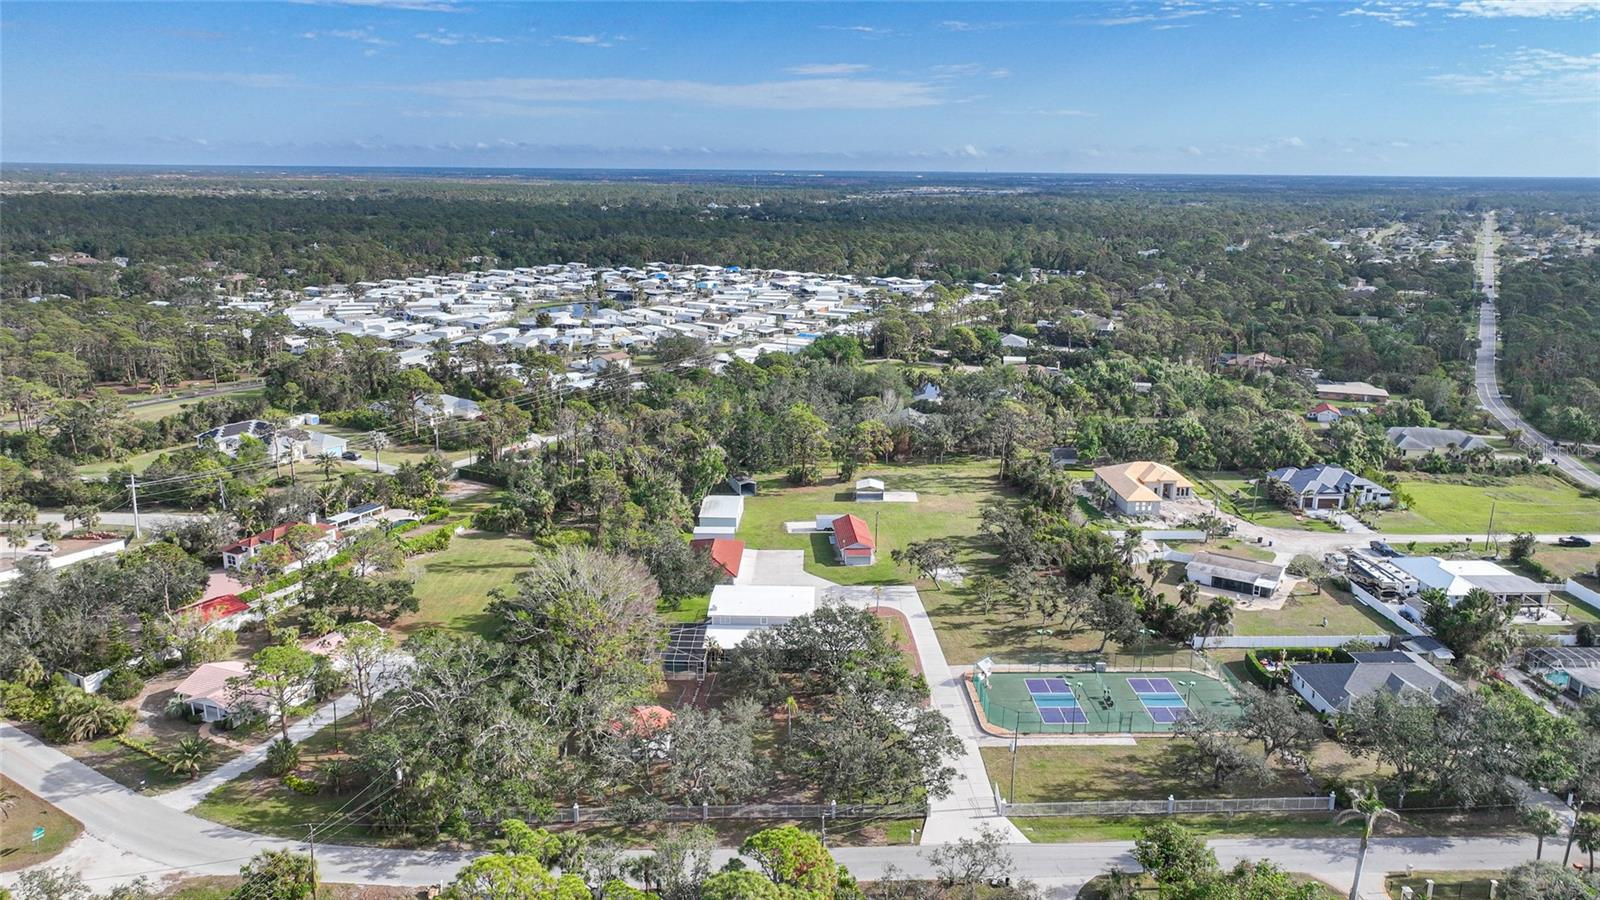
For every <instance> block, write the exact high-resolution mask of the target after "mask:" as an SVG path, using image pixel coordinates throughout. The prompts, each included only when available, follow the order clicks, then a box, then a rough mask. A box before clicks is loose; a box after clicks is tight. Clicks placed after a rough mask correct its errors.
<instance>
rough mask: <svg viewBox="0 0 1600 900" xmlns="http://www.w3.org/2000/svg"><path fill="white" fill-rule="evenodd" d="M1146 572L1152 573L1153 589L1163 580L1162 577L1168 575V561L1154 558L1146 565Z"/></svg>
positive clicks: (1151, 582)
mask: <svg viewBox="0 0 1600 900" xmlns="http://www.w3.org/2000/svg"><path fill="white" fill-rule="evenodd" d="M1144 570H1145V571H1146V572H1149V573H1150V586H1151V587H1152V588H1153V587H1155V586H1156V582H1158V581H1160V580H1161V576H1162V575H1165V574H1166V573H1167V561H1166V560H1164V559H1161V558H1160V557H1156V556H1153V557H1151V558H1150V561H1149V562H1147V563H1145V564H1144Z"/></svg>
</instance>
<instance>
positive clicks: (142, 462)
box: [78, 445, 187, 475]
mask: <svg viewBox="0 0 1600 900" xmlns="http://www.w3.org/2000/svg"><path fill="white" fill-rule="evenodd" d="M184 446H187V445H179V446H177V447H164V448H162V449H159V450H146V451H145V452H143V453H135V454H134V455H132V456H130V457H128V458H127V459H122V460H109V459H108V460H104V461H102V462H96V463H89V464H88V465H83V466H79V467H78V474H79V475H102V474H104V473H106V472H109V471H111V470H112V469H116V468H120V467H122V466H128V467H129V468H131V469H133V471H134V472H143V471H144V470H145V469H148V468H150V464H151V463H153V462H155V461H156V458H157V457H159V456H161V455H162V454H163V453H171V452H172V451H174V450H181V449H183V447H184Z"/></svg>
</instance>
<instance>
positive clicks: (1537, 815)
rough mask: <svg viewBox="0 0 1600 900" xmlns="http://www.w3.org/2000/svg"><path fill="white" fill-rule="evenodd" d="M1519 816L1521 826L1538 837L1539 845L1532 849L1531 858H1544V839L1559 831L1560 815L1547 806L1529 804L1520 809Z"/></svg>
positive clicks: (1553, 835)
mask: <svg viewBox="0 0 1600 900" xmlns="http://www.w3.org/2000/svg"><path fill="white" fill-rule="evenodd" d="M1520 818H1521V820H1522V827H1523V828H1526V829H1527V830H1528V831H1529V832H1530V833H1531V834H1533V836H1534V837H1536V838H1538V839H1539V847H1538V849H1537V850H1535V851H1534V854H1533V858H1534V859H1535V860H1540V859H1544V839H1545V838H1547V837H1555V836H1556V835H1558V834H1560V833H1561V817H1560V816H1558V815H1556V813H1555V810H1552V809H1550V808H1549V807H1548V806H1529V807H1526V808H1524V809H1523V810H1522V813H1521V817H1520Z"/></svg>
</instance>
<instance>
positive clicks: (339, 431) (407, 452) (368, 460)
mask: <svg viewBox="0 0 1600 900" xmlns="http://www.w3.org/2000/svg"><path fill="white" fill-rule="evenodd" d="M306 427H307V428H309V429H311V430H312V431H320V432H323V433H324V434H331V435H336V436H338V437H342V438H344V439H345V440H347V441H353V440H355V439H356V438H361V437H365V436H366V435H367V434H368V432H365V431H362V430H360V429H358V428H346V427H344V426H342V425H307V426H306ZM387 434H388V435H389V440H391V441H393V442H394V443H393V444H392V445H390V446H388V447H386V448H384V450H383V452H382V453H380V454H378V461H379V462H381V463H385V464H387V465H391V466H398V465H400V464H401V463H419V462H422V461H423V460H425V459H427V458H428V454H430V453H432V452H433V444H432V443H430V442H429V441H431V438H429V432H428V431H426V430H424V431H422V432H421V433H420V437H418V439H417V441H416V442H415V443H407V442H408V441H410V440H411V432H410V431H407V430H406V429H405V428H395V429H391V430H390V431H388V432H387ZM351 449H352V450H355V451H356V452H357V453H360V454H361V461H360V462H358V463H352V465H353V466H354V467H356V468H358V469H361V470H363V471H367V472H370V471H372V456H373V454H372V447H371V445H370V444H367V443H366V442H365V441H363V442H362V443H361V444H360V445H359V446H356V447H352V448H351ZM469 452H470V451H467V450H440V451H439V455H440V456H441V457H443V458H445V459H447V460H448V459H460V458H461V457H463V456H466V455H467V454H468V453H469Z"/></svg>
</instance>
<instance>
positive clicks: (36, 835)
mask: <svg viewBox="0 0 1600 900" xmlns="http://www.w3.org/2000/svg"><path fill="white" fill-rule="evenodd" d="M42 840H44V826H43V825H40V826H37V827H35V828H34V829H33V842H34V843H35V844H37V843H39V842H40V841H42Z"/></svg>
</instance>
